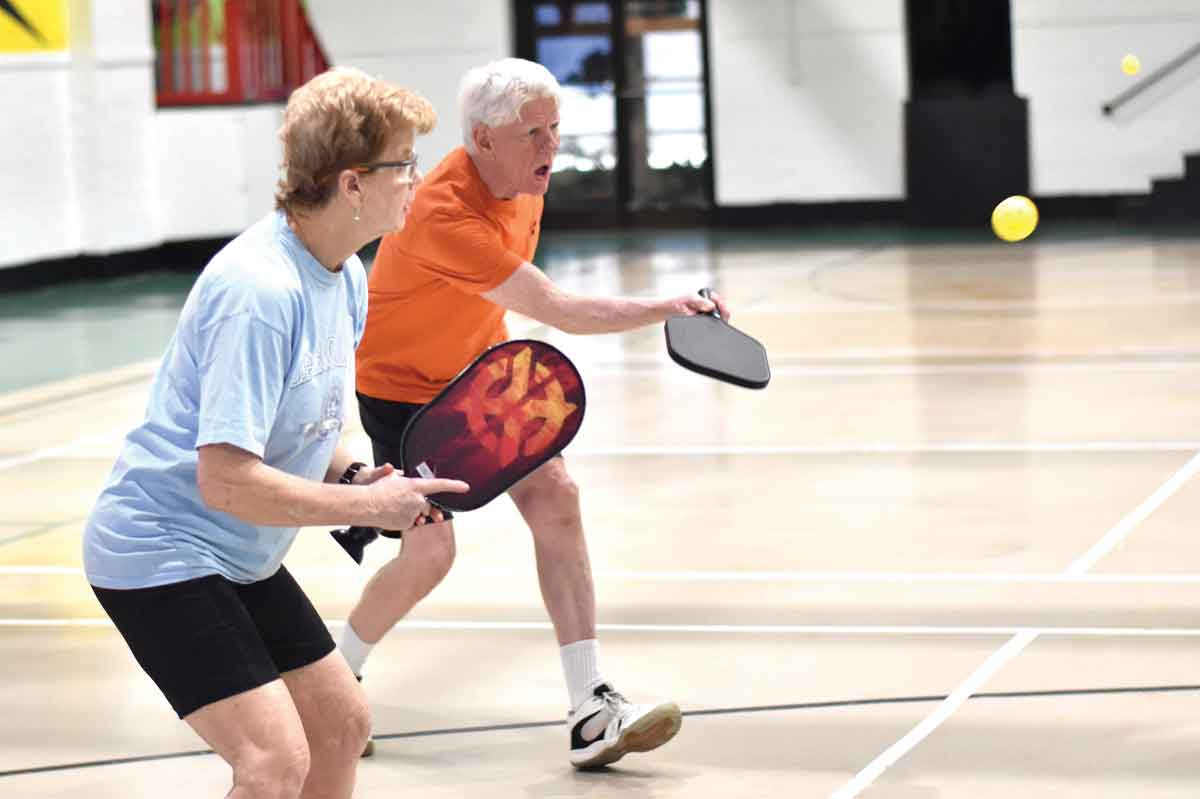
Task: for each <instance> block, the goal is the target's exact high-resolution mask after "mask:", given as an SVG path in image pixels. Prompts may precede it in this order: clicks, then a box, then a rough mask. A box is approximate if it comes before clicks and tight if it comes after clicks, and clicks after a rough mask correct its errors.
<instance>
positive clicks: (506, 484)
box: [333, 339, 587, 563]
mask: <svg viewBox="0 0 1200 799" xmlns="http://www.w3.org/2000/svg"><path fill="white" fill-rule="evenodd" d="M586 405H587V397H586V394H585V392H584V388H583V379H582V378H581V377H580V375H579V370H578V369H576V368H575V365H574V364H573V363H571V361H570V360H569V359H568V358H567V356H566V355H564V354H563V353H562V352H560V351H559V350H558V349H556V348H555V347H552V346H550V345H549V344H546V343H545V342H542V341H535V340H533V339H517V340H514V341H506V342H503V343H501V344H497V345H496V346H494V347H492V348H490V349H488V350H487V351H486V352H484V353H483V354H482V355H480V356H479V357H478V358H476V359H475V360H474V361H473V362H472V363H471V365H470V366H468V367H467V368H466V369H464V370H463V371H462V372H461V373H459V375H458V376H457V377H456V378H454V380H452V381H451V382H450V384H449V385H447V386H446V387H445V388H444V389H442V390H441V392H439V393H438V395H437V396H436V397H434V398H433V399H431V400H430V401H429V402H428V403H427V404H426V405H425V406H424V407H422V408H421V409H420V410H419V411H417V412H416V413H415V414H414V415H413V417H412V419H411V420H409V423H408V426H407V427H405V429H404V434H403V436H402V438H401V440H400V452H401V456H402V458H403V461H404V462H403V463H402V464H400V466H401V467H402V468H403V469H404V473H405V474H406V475H410V476H413V477H449V478H452V479H455V480H462V481H464V482H465V483H467V484H468V485H470V486H471V488H470V490H469V491H467V492H466V493H463V494H450V493H445V494H434V495H433V496H430V497H428V499H429V502H430V504H432V505H436V506H437V507H439V508H441V509H442V510H444V511H468V510H475V509H476V508H481V507H483V506H484V505H486V504H487V503H489V502H491V501H492V500H493V499H495V498H496V497H498V496H499V495H500V494H503V493H504V492H505V491H507V490H508V489H509V488H512V486H514V485H516V484H517V482H519V481H520V480H521V479H522V478H524V477H525V476H526V475H528V474H529V473H530V472H532V471H533V470H534V469H537V468H538V467H539V466H541V465H542V464H543V463H545V462H546V461H548V460H550V459H551V458H553V457H554V456H555V455H557V454H558V453H559V452H561V451H562V450H563V448H564V447H566V446H567V444H569V443H571V440H572V439H573V438H575V434H576V433H578V432H579V427H580V425H581V424H582V423H583V413H584V409H585V407H586ZM368 532H375V531H374V530H373V529H372V528H358V527H351V528H350V529H349V530H338V531H335V532H334V534H333V535H334V539H335V540H337V542H338V543H339V544H341V545H342V547H343V548H345V549H346V551H347V552H348V553H349V554H350V556H351V557H352V558H354V559H355V561H357V562H360V563H361V562H362V550H363V547H365V546H366V544H369V543H370V542H371V541H372V540H374V538H375V535H367V533H368ZM376 534H377V533H376Z"/></svg>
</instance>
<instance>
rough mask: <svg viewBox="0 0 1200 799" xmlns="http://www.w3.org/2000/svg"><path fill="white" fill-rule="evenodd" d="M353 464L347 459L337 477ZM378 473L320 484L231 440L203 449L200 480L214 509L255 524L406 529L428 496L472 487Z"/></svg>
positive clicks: (426, 509)
mask: <svg viewBox="0 0 1200 799" xmlns="http://www.w3.org/2000/svg"><path fill="white" fill-rule="evenodd" d="M339 452H340V453H341V456H340V457H342V458H347V457H348V456H347V455H346V453H345V452H344V451H342V450H341V448H340V447H339ZM338 457H339V456H337V455H335V458H334V461H335V463H334V467H333V468H331V469H330V472H331V473H332V472H334V470H335V469H336V466H337V463H338ZM350 462H351V461H350V460H348V459H347V460H346V461H345V464H344V465H343V466H342V469H341V471H338V472H336V474H337V477H340V476H341V474H342V473H343V472H344V471H345V467H346V466H348V465H349V464H350ZM382 468H384V469H386V467H382ZM379 471H380V470H379V469H372V470H371V472H369V473H367V474H365V475H364V474H363V473H366V472H367V470H366V469H364V470H363V472H360V475H363V480H362V482H364V483H367V482H369V484H364V485H337V484H336V483H335V484H333V485H331V484H330V483H328V482H326V483H318V482H315V481H312V480H305V479H304V478H302V477H296V476H295V475H292V474H288V473H287V472H284V471H281V470H279V469H276V468H274V467H272V466H268V465H266V464H265V463H263V462H262V459H261V458H259V457H258V456H257V455H254V454H253V453H250V452H247V451H246V450H243V449H239V448H238V447H235V446H232V445H230V444H209V445H206V446H203V447H200V450H199V463H198V466H197V470H196V484H197V487H198V488H199V491H200V498H201V499H202V500H203V501H204V503H205V504H206V505H208V506H209V507H210V508H213V509H214V510H219V511H222V512H224V513H228V514H229V515H231V516H234V517H236V518H238V519H241V520H242V521H244V522H248V523H250V524H259V525H264V526H274V527H295V526H302V525H325V524H328V525H334V524H351V525H361V526H364V527H384V528H387V529H393V530H407V529H408V528H410V527H412V526H413V525H414V524H416V522H417V520H418V519H420V518H421V517H423V516H425V515H426V514H428V513H429V510H430V509H429V504H428V502H426V501H425V496H426V495H428V494H437V493H440V492H442V491H451V492H455V493H461V492H463V491H466V490H467V485H466V483H463V482H460V481H458V480H445V479H441V478H435V479H431V480H425V479H422V478H415V479H409V478H407V477H402V476H400V474H399V473H396V472H389V473H387V474H386V475H384V476H380V475H379V474H376V472H379ZM326 476H327V477H328V475H326ZM334 479H335V480H336V479H337V478H336V477H335V478H334ZM357 482H359V481H357V480H356V483H357Z"/></svg>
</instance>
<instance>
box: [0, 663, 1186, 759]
mask: <svg viewBox="0 0 1200 799" xmlns="http://www.w3.org/2000/svg"><path fill="white" fill-rule="evenodd" d="M1193 691H1200V685H1146V686H1118V687H1108V688H1051V689H1046V690H1038V691H991V692H980V693H978V694H975V695H974V696H972V697H971V698H972V699H1043V698H1051V697H1064V696H1071V697H1073V696H1111V695H1120V694H1156V693H1185V692H1193ZM945 698H946V697H945V696H944V695H936V694H934V695H928V696H922V695H918V696H885V697H874V698H867V699H831V700H825V701H819V702H795V703H788V704H777V705H745V706H740V707H727V708H704V709H700V710H685V711H683V713H682V715H684V716H687V717H701V716H729V715H737V714H751V713H779V712H788V711H794V710H829V709H836V708H843V707H872V706H880V705H903V704H920V703H924V702H938V701H942V700H944V699H945ZM565 725H566V721H565V720H563V719H559V720H556V721H521V722H509V723H504V724H480V725H472V726H468V727H444V728H435V729H432V730H412V731H409V732H392V733H382V734H378V735H372V737H373V738H374V739H375V740H376V741H396V740H405V739H412V738H433V737H438V736H444V735H446V736H448V735H469V734H475V733H486V732H508V731H511V730H528V729H537V728H542V727H562V726H565ZM212 754H215V752H213V750H211V749H189V750H185V751H183V752H164V753H162V754H158V755H132V756H129V757H115V758H106V759H100V760H84V761H79V762H75V763H60V764H54V765H49V766H32V767H30V768H23V769H9V770H6V771H0V778H4V777H21V776H30V775H33V774H46V773H53V772H59V771H75V770H82V769H87V768H101V767H104V766H125V765H131V764H134V763H150V762H158V761H164V760H179V759H182V758H185V757H200V756H203V755H212Z"/></svg>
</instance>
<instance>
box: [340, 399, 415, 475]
mask: <svg viewBox="0 0 1200 799" xmlns="http://www.w3.org/2000/svg"><path fill="white" fill-rule="evenodd" d="M356 393H357V392H356ZM423 407H424V406H423V405H418V404H414V403H411V402H390V401H388V400H381V399H376V398H375V397H368V396H367V395H366V394H358V418H359V419H360V420H362V426H363V430H365V431H366V433H367V435H368V436H370V437H371V453H372V454H373V455H374V456H375V465H376V466H382V465H383V464H385V463H390V464H392V465H393V466H395V467H396V468H397V469H399V468H401V464H402V462H403V461H402V459H401V457H400V439H401V438H402V437H403V436H404V428H405V427H407V426H408V420H409V419H411V418H413V415H414V414H416V412H417V411H419V410H421V408H423ZM408 476H409V477H414V476H415V475H408Z"/></svg>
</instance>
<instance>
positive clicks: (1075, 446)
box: [0, 428, 1200, 471]
mask: <svg viewBox="0 0 1200 799" xmlns="http://www.w3.org/2000/svg"><path fill="white" fill-rule="evenodd" d="M125 432H126V430H125V428H121V429H120V430H110V431H109V432H107V433H98V434H96V435H92V436H84V437H83V438H78V439H75V440H74V441H72V442H70V443H69V444H63V445H61V446H58V447H49V448H46V449H39V450H35V451H34V452H29V453H26V454H24V455H18V456H15V457H12V458H7V459H4V460H0V471H3V470H5V469H11V468H13V467H16V466H27V465H29V464H31V463H36V462H38V461H41V460H47V459H50V458H57V457H59V456H62V455H73V454H75V453H76V451H77V450H79V449H82V448H83V447H87V446H91V445H93V444H106V443H115V442H117V441H119V440H120V439H121V438H122V437H123V436H124V435H125ZM1196 450H1200V441H1075V442H1070V441H1067V442H1058V441H1026V442H1012V443H1005V442H990V441H948V442H941V443H936V442H935V443H928V444H922V443H914V444H903V443H902V444H893V443H886V442H884V443H879V442H876V443H871V442H867V443H862V444H797V445H777V446H770V445H762V446H753V445H751V446H715V447H713V446H704V447H700V446H638V445H631V446H615V447H579V448H574V447H572V448H570V449H568V450H567V454H568V455H570V456H571V457H582V458H612V457H637V456H643V457H644V456H652V457H653V456H669V457H706V456H716V455H747V456H756V457H757V456H768V455H932V454H941V453H965V454H973V455H998V454H1009V453H1016V454H1021V453H1030V454H1038V453H1061V454H1082V453H1093V452H1095V453H1105V452H1108V453H1140V452H1142V453H1144V452H1195V451H1196Z"/></svg>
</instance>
